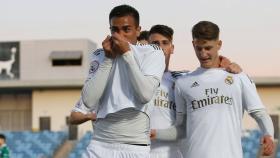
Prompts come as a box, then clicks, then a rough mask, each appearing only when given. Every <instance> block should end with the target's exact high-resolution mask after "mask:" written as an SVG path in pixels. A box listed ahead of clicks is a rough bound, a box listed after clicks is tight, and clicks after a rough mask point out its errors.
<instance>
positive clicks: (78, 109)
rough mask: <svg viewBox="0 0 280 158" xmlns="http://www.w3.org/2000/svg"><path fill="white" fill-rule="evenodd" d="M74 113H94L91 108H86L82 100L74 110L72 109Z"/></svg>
mask: <svg viewBox="0 0 280 158" xmlns="http://www.w3.org/2000/svg"><path fill="white" fill-rule="evenodd" d="M72 111H73V112H80V113H82V114H87V113H89V112H92V110H90V109H89V108H87V107H86V106H85V104H84V103H83V101H82V99H81V98H80V99H79V100H78V102H77V103H76V104H75V106H74V108H73V109H72Z"/></svg>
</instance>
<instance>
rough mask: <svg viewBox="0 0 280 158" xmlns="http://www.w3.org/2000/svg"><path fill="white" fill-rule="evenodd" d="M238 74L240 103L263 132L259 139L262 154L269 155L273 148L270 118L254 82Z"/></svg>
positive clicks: (272, 130) (272, 129) (272, 128)
mask: <svg viewBox="0 0 280 158" xmlns="http://www.w3.org/2000/svg"><path fill="white" fill-rule="evenodd" d="M240 76H241V77H240V78H241V83H242V104H243V105H244V106H245V109H246V110H247V111H248V113H249V114H250V116H252V117H253V118H254V119H255V120H256V122H257V123H258V125H259V127H260V129H261V131H262V133H263V137H262V140H261V144H262V145H263V153H262V154H263V155H265V156H269V155H271V154H272V153H273V151H274V148H275V147H274V143H273V136H274V127H273V123H272V120H271V118H270V116H269V115H268V113H267V112H266V110H265V107H264V106H263V104H262V101H261V99H260V97H259V95H258V93H257V89H256V86H255V84H254V82H253V81H252V80H250V79H249V78H248V76H247V75H245V74H241V75H240Z"/></svg>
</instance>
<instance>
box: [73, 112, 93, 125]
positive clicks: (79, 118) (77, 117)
mask: <svg viewBox="0 0 280 158" xmlns="http://www.w3.org/2000/svg"><path fill="white" fill-rule="evenodd" d="M95 120H96V113H94V112H90V113H87V114H84V113H81V112H77V111H72V112H71V115H70V123H71V124H74V125H78V124H82V123H84V122H86V121H95Z"/></svg>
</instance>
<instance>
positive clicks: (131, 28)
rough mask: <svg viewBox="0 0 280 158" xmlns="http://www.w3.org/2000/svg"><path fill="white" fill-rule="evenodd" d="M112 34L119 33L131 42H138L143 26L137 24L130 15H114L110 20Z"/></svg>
mask: <svg viewBox="0 0 280 158" xmlns="http://www.w3.org/2000/svg"><path fill="white" fill-rule="evenodd" d="M110 30H111V34H113V33H115V32H116V33H119V34H120V35H121V36H123V37H124V38H125V39H127V41H128V42H130V43H131V44H136V42H137V37H138V36H139V34H140V30H141V27H140V26H137V25H136V22H135V20H134V18H133V17H132V16H130V15H127V16H123V17H113V18H112V19H111V20H110Z"/></svg>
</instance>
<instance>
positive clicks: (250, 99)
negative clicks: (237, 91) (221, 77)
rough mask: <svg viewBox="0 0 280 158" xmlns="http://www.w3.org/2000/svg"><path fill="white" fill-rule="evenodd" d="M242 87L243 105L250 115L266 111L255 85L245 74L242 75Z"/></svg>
mask: <svg viewBox="0 0 280 158" xmlns="http://www.w3.org/2000/svg"><path fill="white" fill-rule="evenodd" d="M239 76H240V80H241V84H242V85H241V86H242V104H243V107H244V108H245V110H247V111H248V113H251V112H253V111H254V110H258V109H264V108H265V107H264V105H263V103H262V101H261V99H260V96H259V94H258V92H257V89H256V86H255V83H254V82H253V81H252V80H251V79H250V78H249V77H248V76H247V75H246V74H244V73H241V74H240V75H239Z"/></svg>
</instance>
